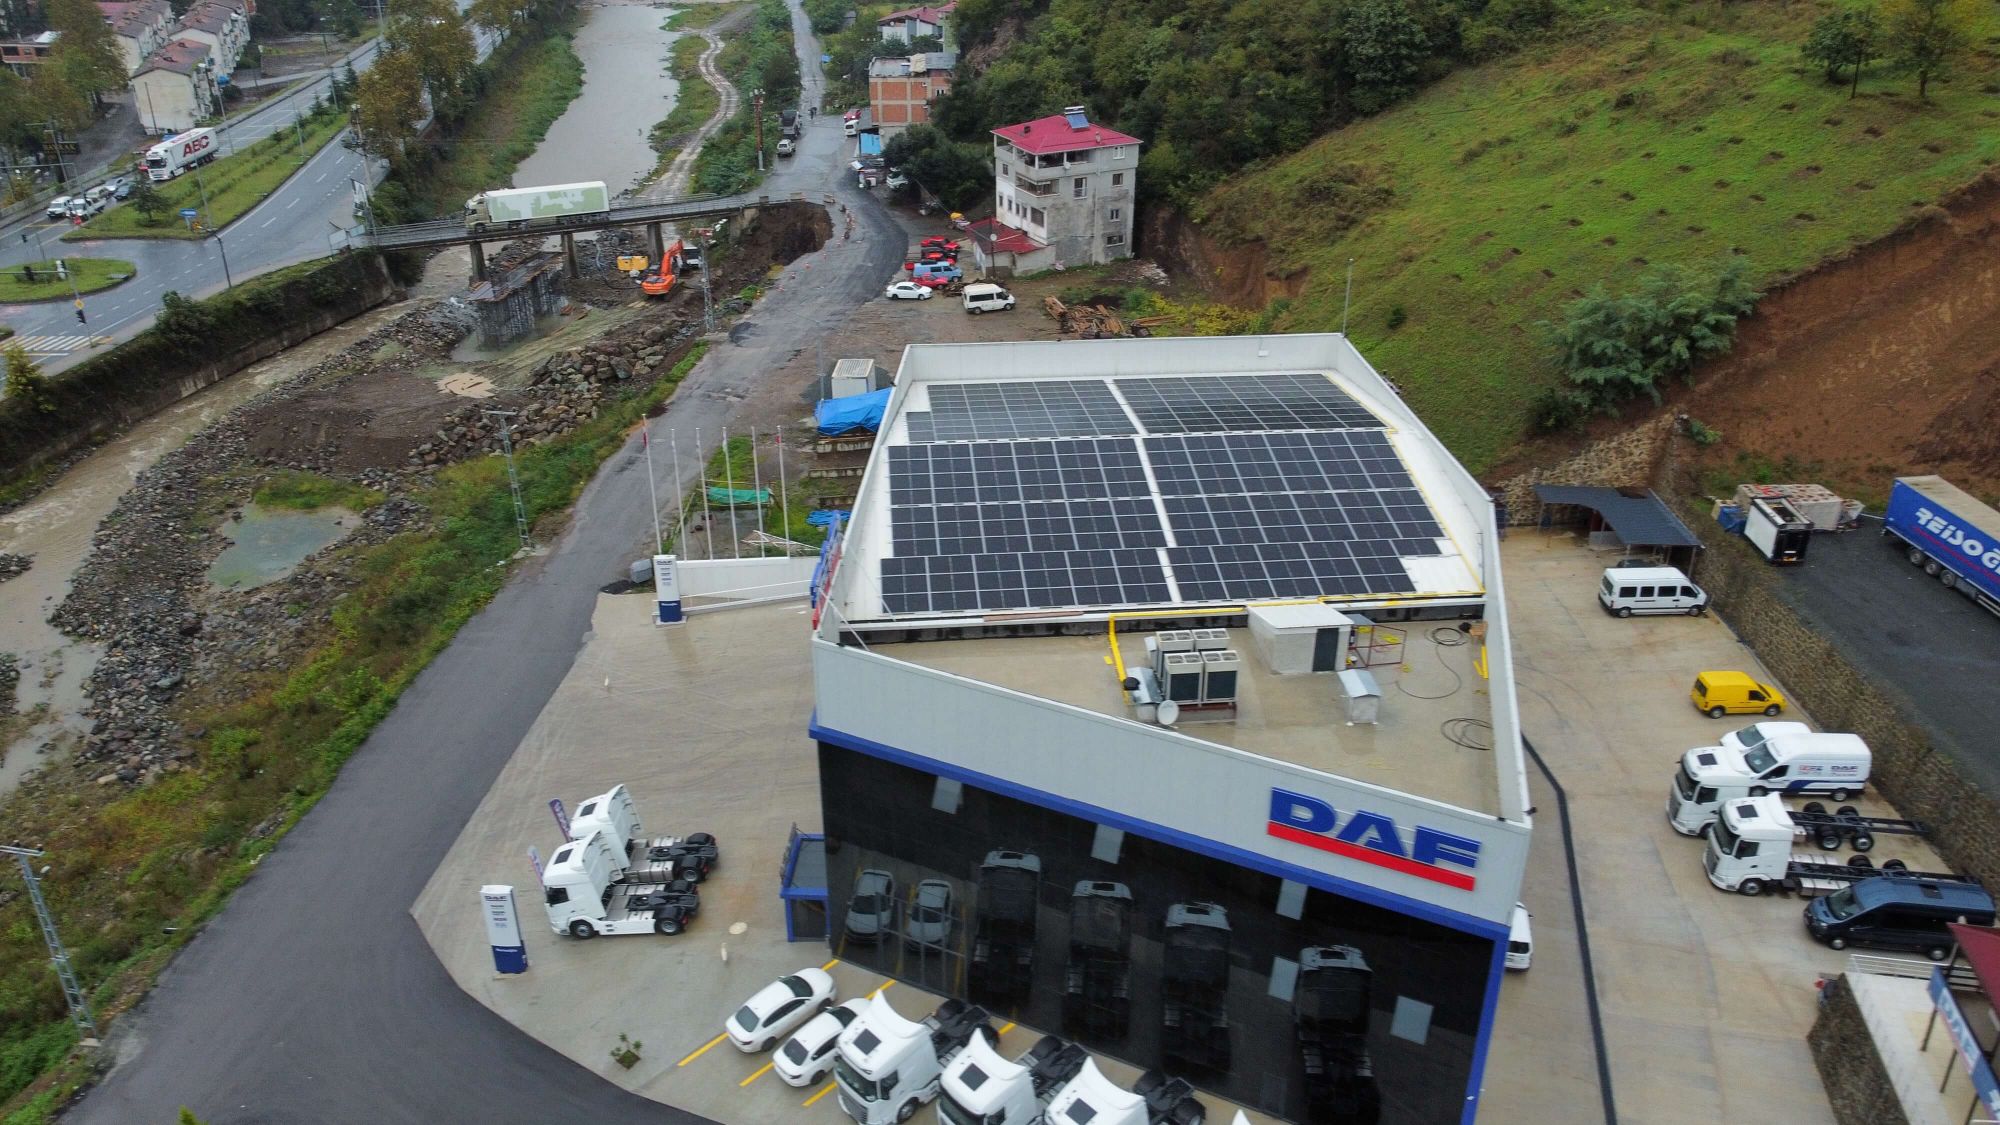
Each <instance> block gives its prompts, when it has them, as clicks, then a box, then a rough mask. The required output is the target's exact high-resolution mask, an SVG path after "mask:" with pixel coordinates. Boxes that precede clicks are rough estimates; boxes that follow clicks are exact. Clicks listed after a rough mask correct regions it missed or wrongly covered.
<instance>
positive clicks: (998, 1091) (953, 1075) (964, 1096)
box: [938, 1035, 1090, 1125]
mask: <svg viewBox="0 0 2000 1125" xmlns="http://www.w3.org/2000/svg"><path fill="white" fill-rule="evenodd" d="M1089 1057H1090V1056H1089V1054H1088V1053H1086V1052H1085V1051H1084V1049H1083V1048H1082V1047H1079V1046H1077V1045H1076V1044H1074V1043H1070V1042H1067V1041H1065V1040H1062V1039H1059V1038H1057V1037H1056V1036H1053V1035H1044V1036H1042V1038H1041V1039H1040V1040H1039V1041H1037V1042H1036V1043H1035V1045H1034V1046H1033V1047H1030V1048H1029V1049H1028V1051H1027V1053H1025V1054H1023V1055H1021V1056H1020V1057H1019V1058H1016V1059H1006V1058H1002V1057H1001V1055H1000V1053H999V1052H998V1051H996V1050H994V1049H993V1047H992V1046H990V1045H989V1044H988V1043H987V1042H986V1040H985V1038H984V1037H983V1036H978V1035H975V1036H973V1037H972V1039H971V1041H970V1042H968V1043H966V1045H965V1050H963V1051H961V1052H959V1056H958V1057H957V1058H955V1059H953V1060H952V1061H951V1065H950V1066H947V1067H945V1068H944V1081H943V1093H942V1096H941V1097H940V1098H939V1100H938V1118H939V1120H941V1121H943V1122H944V1123H945V1125H1037V1123H1039V1122H1042V1121H1044V1120H1046V1114H1047V1109H1048V1100H1049V1098H1050V1097H1052V1096H1054V1095H1055V1093H1056V1092H1057V1091H1059V1090H1061V1089H1062V1087H1063V1085H1064V1084H1065V1083H1067V1082H1068V1081H1069V1080H1070V1079H1072V1078H1074V1077H1076V1075H1077V1072H1078V1071H1080V1070H1082V1069H1083V1064H1084V1061H1085V1060H1087V1059H1088V1058H1089Z"/></svg>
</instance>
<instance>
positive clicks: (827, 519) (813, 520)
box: [806, 508, 854, 527]
mask: <svg viewBox="0 0 2000 1125" xmlns="http://www.w3.org/2000/svg"><path fill="white" fill-rule="evenodd" d="M853 514H854V513H852V512H850V511H848V510H847V509H846V508H822V509H820V510H819V511H816V512H807V513H806V522H807V523H809V524H811V525H813V526H814V527H832V526H833V521H835V520H846V519H847V518H848V517H849V516H851V515H853Z"/></svg>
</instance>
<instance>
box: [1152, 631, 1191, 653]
mask: <svg viewBox="0 0 2000 1125" xmlns="http://www.w3.org/2000/svg"><path fill="white" fill-rule="evenodd" d="M1153 648H1154V649H1155V650H1157V651H1159V652H1193V651H1194V634H1193V633H1191V632H1189V631H1188V630H1186V629H1162V630H1160V631H1159V632H1157V633H1154V634H1153Z"/></svg>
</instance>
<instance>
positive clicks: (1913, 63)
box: [1883, 0, 1973, 101]
mask: <svg viewBox="0 0 2000 1125" xmlns="http://www.w3.org/2000/svg"><path fill="white" fill-rule="evenodd" d="M1972 4H1973V0H1889V3H1888V4H1887V6H1886V7H1885V8H1884V9H1883V16H1884V20H1883V23H1884V25H1885V26H1884V36H1883V40H1884V43H1883V45H1884V46H1885V47H1887V48H1888V54H1889V58H1890V59H1891V60H1892V61H1894V62H1896V63H1897V64H1899V65H1901V66H1902V67H1904V68H1905V69H1907V70H1909V71H1911V72H1912V73H1914V74H1915V75H1916V76H1917V97H1918V98H1920V99H1922V100H1924V101H1929V100H1930V86H1931V79H1933V78H1942V77H1944V76H1945V75H1946V74H1948V73H1950V71H1951V63H1952V60H1953V59H1955V58H1957V57H1958V56H1959V54H1961V53H1962V52H1964V50H1965V48H1966V44H1967V42H1968V41H1969V40H1970V35H1969V34H1968V30H1969V28H1970V27H1971V25H1972V17H1973V7H1972Z"/></svg>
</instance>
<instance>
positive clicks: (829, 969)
mask: <svg viewBox="0 0 2000 1125" xmlns="http://www.w3.org/2000/svg"><path fill="white" fill-rule="evenodd" d="M838 964H840V958H838V957H835V958H834V959H833V960H831V961H828V962H827V963H826V964H824V965H821V966H820V967H819V971H820V972H822V973H830V972H832V971H833V967H834V966H835V965H838Z"/></svg>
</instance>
